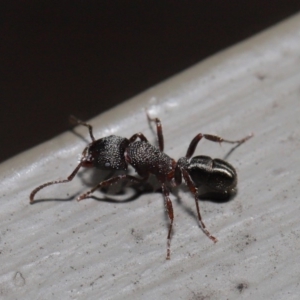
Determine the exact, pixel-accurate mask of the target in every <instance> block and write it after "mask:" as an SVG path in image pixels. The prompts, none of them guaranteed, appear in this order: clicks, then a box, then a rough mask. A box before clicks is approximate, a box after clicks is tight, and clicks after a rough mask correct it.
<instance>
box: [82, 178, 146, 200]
mask: <svg viewBox="0 0 300 300" xmlns="http://www.w3.org/2000/svg"><path fill="white" fill-rule="evenodd" d="M147 179H148V175H147V176H146V177H144V178H141V179H140V178H136V177H134V176H131V175H126V174H125V175H118V176H115V177H112V178H110V179H107V180H104V181H101V182H100V183H98V184H97V185H96V186H95V187H93V188H92V189H91V190H89V191H88V192H86V193H84V194H82V195H81V196H79V197H78V198H77V201H81V200H83V199H86V198H88V197H89V196H90V195H91V194H92V193H93V192H95V191H96V190H97V189H100V188H103V187H108V186H111V185H112V184H114V183H117V182H118V181H120V180H129V181H130V182H135V183H142V182H144V181H146V180H147Z"/></svg>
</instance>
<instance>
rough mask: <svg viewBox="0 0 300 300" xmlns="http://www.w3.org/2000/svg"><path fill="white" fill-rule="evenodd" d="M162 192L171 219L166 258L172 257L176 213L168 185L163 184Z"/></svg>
mask: <svg viewBox="0 0 300 300" xmlns="http://www.w3.org/2000/svg"><path fill="white" fill-rule="evenodd" d="M161 187H162V192H163V195H164V198H165V207H166V211H167V212H168V216H169V220H170V225H169V232H168V237H167V257H166V259H168V260H169V259H170V252H171V250H170V247H171V234H172V228H173V220H174V213H173V205H172V202H171V199H170V198H169V190H168V188H167V187H166V185H165V184H164V183H163V184H162V186H161Z"/></svg>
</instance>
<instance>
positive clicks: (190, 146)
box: [185, 133, 253, 158]
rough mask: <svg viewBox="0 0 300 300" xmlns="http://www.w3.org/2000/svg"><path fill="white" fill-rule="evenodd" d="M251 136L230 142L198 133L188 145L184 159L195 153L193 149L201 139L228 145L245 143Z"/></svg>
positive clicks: (215, 136)
mask: <svg viewBox="0 0 300 300" xmlns="http://www.w3.org/2000/svg"><path fill="white" fill-rule="evenodd" d="M252 136H253V134H250V135H248V136H246V137H244V138H243V139H240V140H237V141H230V140H225V139H223V138H221V137H219V136H217V135H211V134H202V133H199V134H197V135H196V136H195V137H194V138H193V139H192V141H191V143H190V145H189V148H188V150H187V152H186V156H185V157H186V158H191V157H192V155H193V154H194V152H195V149H196V147H197V145H198V143H199V142H200V140H201V139H202V138H205V139H207V140H209V141H212V142H217V143H229V144H242V143H244V142H246V141H247V140H249V139H250V138H251V137H252Z"/></svg>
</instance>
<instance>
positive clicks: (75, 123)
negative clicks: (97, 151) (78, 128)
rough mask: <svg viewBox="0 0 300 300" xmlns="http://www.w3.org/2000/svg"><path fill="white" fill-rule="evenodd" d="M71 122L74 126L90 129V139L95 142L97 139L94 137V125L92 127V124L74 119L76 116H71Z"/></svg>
mask: <svg viewBox="0 0 300 300" xmlns="http://www.w3.org/2000/svg"><path fill="white" fill-rule="evenodd" d="M69 121H70V123H71V124H74V125H82V126H85V127H87V128H88V129H89V133H90V137H91V139H92V141H93V142H95V140H96V139H95V137H94V135H93V126H92V125H90V124H88V123H85V122H83V121H81V120H79V119H77V118H76V117H74V116H70V117H69Z"/></svg>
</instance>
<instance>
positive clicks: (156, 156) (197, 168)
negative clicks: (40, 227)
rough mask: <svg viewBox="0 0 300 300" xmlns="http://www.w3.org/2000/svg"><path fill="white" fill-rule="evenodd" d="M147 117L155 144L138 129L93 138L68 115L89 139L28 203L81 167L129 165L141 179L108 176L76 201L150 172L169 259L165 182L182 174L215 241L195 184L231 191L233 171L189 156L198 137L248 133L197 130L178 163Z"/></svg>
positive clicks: (170, 214) (159, 130)
mask: <svg viewBox="0 0 300 300" xmlns="http://www.w3.org/2000/svg"><path fill="white" fill-rule="evenodd" d="M147 117H148V120H149V122H151V121H152V122H155V124H156V131H157V138H158V146H159V147H156V146H153V145H151V144H150V143H149V142H148V140H147V138H146V137H145V136H144V135H143V134H142V133H141V132H139V133H136V134H134V135H133V136H132V137H131V138H130V139H127V138H123V137H119V136H115V135H110V136H108V137H104V138H101V139H98V140H96V139H95V137H94V135H93V127H92V126H91V125H90V124H88V123H85V122H83V121H81V120H79V119H77V118H75V117H74V116H71V117H70V122H71V123H73V124H74V125H83V126H85V127H87V128H88V130H89V135H90V137H91V140H92V142H91V143H90V144H89V145H88V146H87V147H86V148H85V149H84V150H83V152H82V156H81V159H80V162H79V164H78V165H77V167H76V168H75V169H74V171H73V172H72V173H71V174H70V175H69V176H68V177H67V178H66V179H63V180H55V181H50V182H47V183H44V184H42V185H40V186H38V187H37V188H35V189H34V190H33V191H32V192H31V194H30V196H29V198H30V204H33V203H34V201H35V200H34V197H35V195H36V193H37V192H38V191H40V190H41V189H43V188H45V187H47V186H49V185H53V184H60V183H65V182H69V181H71V180H73V178H74V177H75V175H76V174H77V172H78V171H79V169H80V168H81V167H85V168H91V167H95V168H97V169H100V170H124V171H126V170H127V167H128V165H131V166H132V167H133V168H134V169H135V171H136V172H137V173H138V175H139V176H140V177H141V178H137V177H134V176H131V175H128V174H123V175H118V176H115V177H112V178H110V179H108V180H104V181H102V182H100V183H98V184H97V185H96V186H95V187H93V188H92V189H91V190H89V191H88V192H86V193H84V194H82V195H81V196H79V197H78V198H77V201H81V200H83V199H86V198H88V197H89V196H90V195H91V194H92V193H93V192H94V191H96V190H97V189H101V188H104V187H108V186H110V185H112V184H114V183H117V182H118V181H121V180H128V181H130V182H133V183H143V182H145V181H146V180H147V179H148V177H149V175H150V174H153V175H154V176H155V177H156V178H157V179H158V181H159V183H160V184H161V188H162V194H163V196H164V201H165V207H166V211H167V213H168V217H169V220H170V224H169V230H168V236H167V257H166V259H170V244H171V232H172V227H173V220H174V213H173V205H172V202H171V199H170V198H169V193H170V192H169V185H171V186H177V185H180V184H181V182H182V177H183V179H184V181H185V183H186V185H187V187H188V188H189V190H190V192H191V193H192V194H193V195H194V199H195V204H196V209H197V215H198V220H199V224H200V226H201V228H202V230H203V232H204V233H205V234H206V235H207V236H208V237H209V238H210V239H211V240H212V241H213V242H215V243H216V242H217V239H216V238H215V237H214V236H212V235H211V234H210V232H209V231H208V230H207V229H206V226H205V224H204V222H203V221H202V217H201V214H200V208H199V204H198V200H199V198H198V188H197V186H199V185H202V186H206V187H208V188H210V189H212V190H214V191H216V192H217V193H220V194H228V193H230V192H231V191H233V190H234V189H235V187H236V185H237V174H236V171H235V169H234V167H233V166H231V165H230V164H229V163H227V162H226V161H224V160H221V159H212V158H210V157H208V156H196V157H193V158H192V156H193V154H194V152H195V149H196V147H197V145H198V143H199V142H200V140H201V139H202V138H204V139H207V140H209V141H212V142H217V143H230V144H238V145H239V144H242V143H244V142H245V141H246V140H248V139H249V138H251V137H252V135H249V136H247V137H245V138H243V139H240V140H237V141H230V140H225V139H223V138H221V137H219V136H216V135H210V134H202V133H199V134H197V135H196V136H195V137H194V139H193V140H192V141H191V142H190V145H189V147H188V150H187V152H186V155H185V157H182V158H180V159H179V160H178V162H176V161H175V160H174V159H173V158H171V157H169V156H168V155H167V154H165V153H164V152H163V151H164V137H163V130H162V125H161V122H160V120H159V119H158V118H150V116H149V115H148V113H147ZM138 139H139V140H138Z"/></svg>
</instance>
